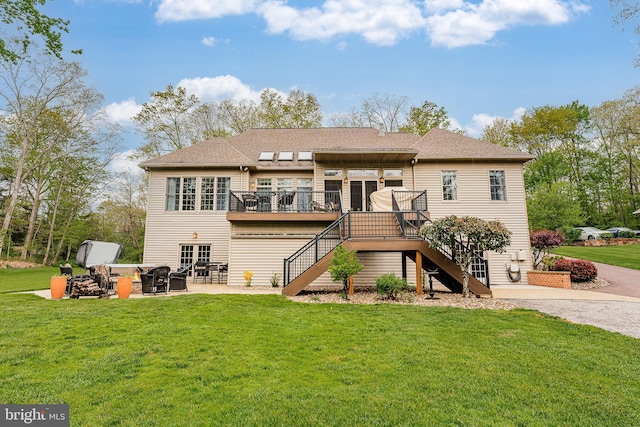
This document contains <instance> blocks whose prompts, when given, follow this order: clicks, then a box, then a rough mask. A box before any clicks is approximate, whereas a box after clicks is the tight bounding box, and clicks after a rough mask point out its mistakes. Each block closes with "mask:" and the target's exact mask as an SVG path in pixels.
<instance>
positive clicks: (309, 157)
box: [298, 151, 313, 160]
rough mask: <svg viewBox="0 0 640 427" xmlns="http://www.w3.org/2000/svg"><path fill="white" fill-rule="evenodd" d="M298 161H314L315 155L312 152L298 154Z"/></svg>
mask: <svg viewBox="0 0 640 427" xmlns="http://www.w3.org/2000/svg"><path fill="white" fill-rule="evenodd" d="M298 160H313V153H312V152H311V151H301V152H299V153H298Z"/></svg>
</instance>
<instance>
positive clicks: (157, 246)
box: [144, 169, 246, 268]
mask: <svg viewBox="0 0 640 427" xmlns="http://www.w3.org/2000/svg"><path fill="white" fill-rule="evenodd" d="M240 175H241V173H240V170H239V169H235V170H215V171H197V172H193V171H189V172H187V171H152V172H150V173H149V192H148V194H149V196H148V200H149V202H148V203H147V221H146V229H145V248H144V263H145V264H147V263H148V264H166V265H169V266H171V267H172V268H176V267H177V266H178V263H179V260H180V245H207V244H209V245H211V246H212V247H211V259H212V260H215V261H226V260H227V259H228V257H229V235H230V231H229V222H228V221H227V220H226V211H217V210H214V211H200V191H199V189H200V187H199V185H198V187H197V188H198V191H197V192H196V210H195V211H165V191H166V179H167V178H168V177H216V178H217V177H230V178H231V184H230V186H231V190H232V191H237V190H239V189H240V185H241V182H240V180H241V176H240ZM243 175H245V174H243ZM243 179H246V178H243ZM193 233H197V235H198V237H197V239H194V238H193Z"/></svg>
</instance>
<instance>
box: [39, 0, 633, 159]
mask: <svg viewBox="0 0 640 427" xmlns="http://www.w3.org/2000/svg"><path fill="white" fill-rule="evenodd" d="M45 11H46V13H48V14H49V15H51V16H57V17H61V18H64V19H69V20H70V21H71V24H70V33H69V34H67V35H65V36H64V43H65V48H66V49H67V50H71V49H78V48H81V49H83V50H84V53H83V54H82V55H81V56H73V55H69V56H68V57H67V59H70V60H77V61H78V62H80V63H81V65H82V66H83V68H84V69H85V70H86V71H87V72H88V82H89V83H90V84H91V85H93V86H94V87H95V88H96V89H97V90H98V91H99V92H101V93H102V94H103V95H104V96H105V109H106V111H107V113H108V115H109V117H110V118H111V120H113V121H117V122H119V123H121V124H122V125H123V126H124V127H125V129H126V130H128V131H129V134H128V135H127V136H126V137H125V146H126V148H135V146H136V145H138V144H140V143H141V142H142V136H141V135H136V134H134V133H133V130H132V129H133V127H132V123H131V121H130V118H131V117H132V116H133V115H135V114H136V113H137V112H138V111H139V109H140V106H141V104H142V103H145V102H148V101H149V94H150V93H151V92H153V91H159V90H163V89H165V88H166V86H167V85H168V84H173V85H182V86H184V87H186V88H187V89H188V91H189V92H191V93H194V94H196V95H197V96H198V97H199V98H200V99H201V100H203V101H220V100H222V99H227V98H235V99H242V98H250V99H257V98H258V96H259V93H260V91H261V90H263V89H265V88H272V89H276V90H278V91H280V92H283V93H288V92H289V91H290V90H291V89H292V88H298V89H301V90H304V91H307V92H311V93H313V94H314V95H315V96H316V97H317V98H318V100H319V101H320V104H321V106H322V109H323V112H324V113H325V118H327V117H328V116H329V115H330V114H332V113H339V112H346V111H348V110H350V109H352V108H354V107H358V106H359V105H360V104H361V103H362V101H363V100H364V99H366V98H368V97H370V96H372V95H374V94H375V93H380V94H392V95H398V96H407V97H408V98H409V101H410V104H412V105H421V104H422V103H423V102H424V101H425V100H429V101H431V102H435V103H436V104H438V105H439V106H442V107H444V108H445V109H446V110H447V112H448V114H449V117H450V118H452V119H453V121H454V123H456V124H457V125H458V126H459V127H462V128H464V129H467V131H468V132H469V134H470V135H471V136H479V135H480V133H481V131H482V129H483V127H484V125H486V124H487V123H489V122H490V121H491V119H492V118H494V117H505V118H514V117H518V115H519V114H521V113H522V111H523V110H524V109H528V108H532V107H538V106H542V105H547V104H549V105H562V104H567V103H569V102H571V101H573V100H579V101H580V102H582V103H585V104H587V105H590V106H596V105H599V104H600V103H601V102H603V101H605V100H609V99H614V98H618V97H620V96H622V94H623V93H624V92H625V91H626V90H628V89H631V88H633V87H635V86H636V85H638V83H640V69H636V68H634V67H633V61H634V59H635V57H636V54H637V43H638V39H637V37H636V36H635V35H634V33H633V26H632V25H627V28H626V31H624V32H623V31H622V29H623V27H621V26H614V25H613V23H612V16H613V14H614V11H612V9H611V8H610V6H609V2H608V1H607V0H600V1H589V0H569V1H563V0H474V1H465V0H426V1H417V0H317V1H315V0H307V1H301V0H295V1H294V0H289V1H287V0H209V1H206V0H145V1H142V0H139V1H137V0H128V1H127V0H75V1H70V0H50V1H49V4H48V5H47V7H46V9H45Z"/></svg>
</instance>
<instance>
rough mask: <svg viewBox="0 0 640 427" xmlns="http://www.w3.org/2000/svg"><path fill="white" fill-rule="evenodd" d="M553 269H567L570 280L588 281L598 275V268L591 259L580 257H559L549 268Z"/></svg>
mask: <svg viewBox="0 0 640 427" xmlns="http://www.w3.org/2000/svg"><path fill="white" fill-rule="evenodd" d="M551 270H553V271H568V272H570V273H571V281H572V282H588V281H589V280H593V279H595V278H596V277H598V269H597V268H596V266H595V265H594V264H593V263H592V262H591V261H585V260H582V259H576V260H570V259H560V260H558V261H556V263H555V264H554V265H553V267H552V268H551Z"/></svg>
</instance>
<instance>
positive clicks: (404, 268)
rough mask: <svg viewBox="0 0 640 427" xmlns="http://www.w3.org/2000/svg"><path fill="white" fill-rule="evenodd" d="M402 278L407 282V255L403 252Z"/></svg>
mask: <svg viewBox="0 0 640 427" xmlns="http://www.w3.org/2000/svg"><path fill="white" fill-rule="evenodd" d="M402 278H403V279H405V280H407V253H406V252H404V251H402Z"/></svg>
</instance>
